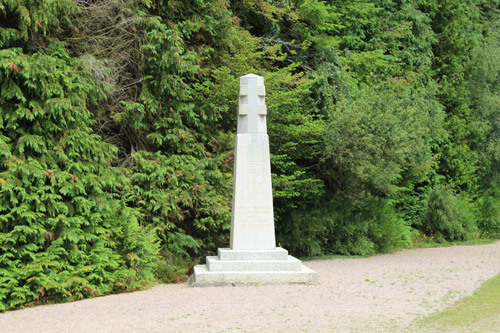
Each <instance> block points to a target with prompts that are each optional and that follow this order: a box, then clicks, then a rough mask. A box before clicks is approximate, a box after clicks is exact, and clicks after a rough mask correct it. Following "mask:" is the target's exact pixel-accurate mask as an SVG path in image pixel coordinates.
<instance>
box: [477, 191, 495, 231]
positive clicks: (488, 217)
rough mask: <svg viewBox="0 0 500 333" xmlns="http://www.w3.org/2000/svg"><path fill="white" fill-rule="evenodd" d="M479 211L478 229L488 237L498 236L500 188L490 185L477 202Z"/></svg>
mask: <svg viewBox="0 0 500 333" xmlns="http://www.w3.org/2000/svg"><path fill="white" fill-rule="evenodd" d="M477 206H478V211H479V215H480V218H479V221H478V224H477V225H478V227H479V229H480V230H481V232H482V233H483V234H485V235H488V236H490V237H498V236H500V187H499V186H498V185H496V183H492V184H491V187H490V188H489V189H488V190H487V191H486V193H484V194H483V195H482V196H481V197H480V198H479V199H478V201H477Z"/></svg>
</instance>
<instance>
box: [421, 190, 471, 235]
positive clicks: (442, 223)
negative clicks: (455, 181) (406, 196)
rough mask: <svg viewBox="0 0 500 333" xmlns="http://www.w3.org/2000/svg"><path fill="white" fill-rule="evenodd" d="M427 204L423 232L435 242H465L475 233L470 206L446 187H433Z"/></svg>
mask: <svg viewBox="0 0 500 333" xmlns="http://www.w3.org/2000/svg"><path fill="white" fill-rule="evenodd" d="M427 201H428V204H427V214H426V218H425V221H424V232H425V233H426V234H427V235H432V236H433V237H434V239H436V240H437V241H450V242H451V241H462V240H467V239H469V238H470V237H471V236H472V233H473V232H474V231H476V225H475V223H474V219H475V216H474V213H473V211H472V208H471V207H470V204H469V203H467V202H466V201H465V200H464V199H463V198H461V197H460V195H456V194H455V193H454V192H453V190H452V189H451V188H450V187H449V186H446V185H438V186H436V187H434V188H433V189H432V190H431V191H430V193H429V198H428V200H427Z"/></svg>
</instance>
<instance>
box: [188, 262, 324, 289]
mask: <svg viewBox="0 0 500 333" xmlns="http://www.w3.org/2000/svg"><path fill="white" fill-rule="evenodd" d="M188 283H189V285H191V286H194V287H207V286H223V285H248V284H296V283H306V284H315V283H317V273H316V272H315V271H313V270H311V269H309V268H307V267H305V266H301V269H300V270H299V271H245V272H243V271H224V272H219V271H215V272H214V271H209V270H208V269H207V266H206V265H197V266H195V267H194V274H193V275H192V276H191V278H190V279H189V280H188Z"/></svg>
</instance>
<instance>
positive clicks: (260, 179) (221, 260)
mask: <svg viewBox="0 0 500 333" xmlns="http://www.w3.org/2000/svg"><path fill="white" fill-rule="evenodd" d="M265 95H266V91H265V87H264V78H263V77H261V76H258V75H255V74H248V75H245V76H242V77H241V78H240V93H239V103H238V109H239V110H238V131H237V134H236V139H235V153H234V180H233V206H232V213H231V239H230V248H222V249H218V255H217V256H208V257H207V258H206V265H197V266H195V267H194V273H193V275H192V276H191V278H190V279H189V283H190V284H191V285H194V286H208V285H224V284H252V283H259V284H278V283H313V282H315V281H316V277H317V274H316V272H314V271H312V270H310V269H309V268H307V267H305V266H303V265H302V263H301V262H300V260H298V259H296V258H294V257H292V256H289V255H288V251H286V250H285V249H283V248H281V247H278V248H277V247H276V240H275V235H274V216H273V196H272V185H271V162H270V155H269V137H268V136H267V125H266V116H267V108H266V103H265Z"/></svg>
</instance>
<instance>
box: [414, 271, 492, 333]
mask: <svg viewBox="0 0 500 333" xmlns="http://www.w3.org/2000/svg"><path fill="white" fill-rule="evenodd" d="M419 326H420V328H422V329H423V330H424V331H440V332H443V331H444V332H446V331H447V332H497V331H498V329H499V327H500V274H499V275H497V276H495V277H494V278H492V279H490V280H488V281H486V282H485V283H484V284H483V285H482V286H481V287H480V288H479V289H478V290H477V291H475V292H474V294H473V295H472V296H469V297H466V298H463V299H461V300H459V301H458V302H457V303H455V305H453V306H452V307H450V308H448V309H446V310H444V311H442V312H439V313H437V314H435V315H432V316H430V317H427V318H424V319H422V321H421V323H419Z"/></svg>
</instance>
